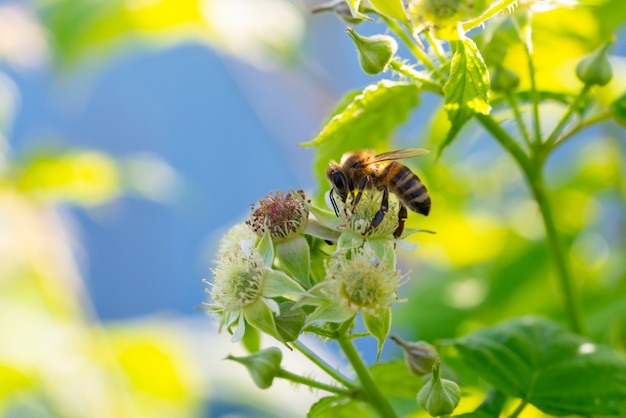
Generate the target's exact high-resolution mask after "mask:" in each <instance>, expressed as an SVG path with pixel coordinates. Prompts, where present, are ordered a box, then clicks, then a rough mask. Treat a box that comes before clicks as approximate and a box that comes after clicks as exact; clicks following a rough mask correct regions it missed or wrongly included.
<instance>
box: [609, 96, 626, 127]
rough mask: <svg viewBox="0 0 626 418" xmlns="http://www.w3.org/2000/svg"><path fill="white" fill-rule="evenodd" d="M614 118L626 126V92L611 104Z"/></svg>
mask: <svg viewBox="0 0 626 418" xmlns="http://www.w3.org/2000/svg"><path fill="white" fill-rule="evenodd" d="M611 110H612V111H613V119H615V121H616V122H617V123H619V124H620V125H622V126H626V93H624V94H622V95H621V96H620V97H619V98H618V99H617V100H615V101H614V102H613V103H612V104H611Z"/></svg>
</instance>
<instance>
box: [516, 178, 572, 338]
mask: <svg viewBox="0 0 626 418" xmlns="http://www.w3.org/2000/svg"><path fill="white" fill-rule="evenodd" d="M542 171H543V170H542V167H541V166H538V167H537V170H535V171H534V172H533V173H526V177H527V180H528V184H529V185H530V189H531V191H532V193H533V196H534V197H535V200H536V201H537V204H538V205H539V210H540V211H541V217H542V219H543V225H544V227H545V230H546V238H547V242H548V246H549V247H550V252H551V254H552V259H553V261H554V264H555V267H556V272H557V277H558V280H559V284H560V287H561V291H562V292H563V299H564V303H565V310H566V313H567V316H568V318H569V323H570V327H571V329H572V331H574V332H576V333H579V334H582V333H584V325H583V321H582V315H581V313H580V308H579V303H578V296H577V294H576V289H575V283H574V278H573V275H572V272H571V270H570V266H569V263H568V262H567V254H566V251H565V248H564V246H563V243H562V241H561V239H560V237H559V233H558V231H557V228H556V223H555V222H554V215H553V211H552V207H551V205H550V200H549V199H548V194H547V192H546V189H545V184H544V181H543V172H542Z"/></svg>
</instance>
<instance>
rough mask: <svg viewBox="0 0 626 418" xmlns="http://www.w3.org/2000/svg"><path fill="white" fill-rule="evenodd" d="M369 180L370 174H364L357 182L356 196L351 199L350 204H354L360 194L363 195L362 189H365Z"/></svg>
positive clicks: (359, 197) (359, 199)
mask: <svg viewBox="0 0 626 418" xmlns="http://www.w3.org/2000/svg"><path fill="white" fill-rule="evenodd" d="M369 182H370V176H365V177H363V178H362V179H361V181H360V182H359V192H358V193H357V194H356V197H355V198H354V200H353V201H352V206H356V205H357V203H359V202H360V201H361V196H363V191H364V190H365V188H366V187H367V184H368V183H369ZM379 223H380V222H379Z"/></svg>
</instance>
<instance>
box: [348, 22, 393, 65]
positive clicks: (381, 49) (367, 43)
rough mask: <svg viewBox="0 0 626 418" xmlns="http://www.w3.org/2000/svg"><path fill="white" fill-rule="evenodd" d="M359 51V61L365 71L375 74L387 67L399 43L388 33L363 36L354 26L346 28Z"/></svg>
mask: <svg viewBox="0 0 626 418" xmlns="http://www.w3.org/2000/svg"><path fill="white" fill-rule="evenodd" d="M346 32H348V35H350V37H351V38H352V40H353V41H354V44H355V45H356V47H357V49H358V51H359V62H360V63H361V68H362V69H363V71H365V73H367V74H370V75H374V74H378V73H381V72H383V71H384V70H385V68H387V65H388V64H389V63H390V62H391V59H392V58H393V56H394V54H395V53H396V51H397V50H398V43H397V42H396V40H395V39H394V38H392V37H391V36H387V35H374V36H361V35H359V34H358V33H356V32H355V31H354V29H352V28H348V29H346Z"/></svg>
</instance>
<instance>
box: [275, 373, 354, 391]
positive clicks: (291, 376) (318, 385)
mask: <svg viewBox="0 0 626 418" xmlns="http://www.w3.org/2000/svg"><path fill="white" fill-rule="evenodd" d="M276 377H279V378H281V379H285V380H289V381H290V382H294V383H297V384H300V385H306V386H309V387H311V388H315V389H321V390H325V391H326V392H330V393H334V394H335V395H342V396H349V397H354V395H355V393H354V391H351V390H347V389H343V388H338V387H336V386H333V385H329V384H326V383H322V382H318V381H317V380H314V379H311V378H308V377H304V376H300V375H297V374H295V373H291V372H289V371H287V370H285V369H280V370H279V371H278V373H277V375H276Z"/></svg>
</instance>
